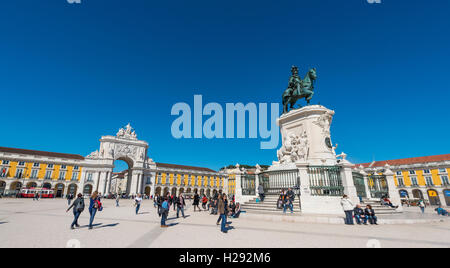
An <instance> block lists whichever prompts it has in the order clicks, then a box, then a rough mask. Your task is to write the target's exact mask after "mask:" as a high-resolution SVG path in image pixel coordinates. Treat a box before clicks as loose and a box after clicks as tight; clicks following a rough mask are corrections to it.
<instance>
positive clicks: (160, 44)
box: [0, 0, 450, 169]
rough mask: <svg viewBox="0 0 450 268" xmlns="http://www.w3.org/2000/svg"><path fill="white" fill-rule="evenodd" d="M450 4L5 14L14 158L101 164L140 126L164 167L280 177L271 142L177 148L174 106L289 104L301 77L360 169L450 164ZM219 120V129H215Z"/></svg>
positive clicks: (1, 74) (0, 84) (133, 5)
mask: <svg viewBox="0 0 450 268" xmlns="http://www.w3.org/2000/svg"><path fill="white" fill-rule="evenodd" d="M449 12H450V2H449V1H442V0H427V1H425V0H395V1H393V0H382V4H368V3H367V1H365V0H346V1H335V0H315V1H300V0H295V1H294V0H289V1H287V0H282V1H265V0H259V1H253V0H246V1H242V0H241V1H237V0H229V1H211V0H209V1H203V0H191V1H181V0H173V1H149V0H128V1H124V0H82V3H81V4H68V3H67V2H66V0H40V1H36V0H15V1H2V2H1V3H0V33H1V36H0V55H1V57H0V59H1V60H0V92H1V93H2V94H1V98H2V111H3V113H2V114H3V116H2V127H1V131H0V140H1V144H0V146H6V147H19V148H27V149H36V150H45V151H56V152H64V153H76V154H81V155H87V154H89V153H90V152H91V151H94V150H96V149H98V147H99V141H98V140H99V138H100V136H101V135H109V134H115V133H116V132H117V130H118V129H119V128H120V127H122V126H124V125H126V124H127V123H128V122H131V124H132V125H133V127H134V128H135V129H136V131H137V134H138V137H139V138H140V139H143V140H146V141H147V142H148V143H149V144H150V149H149V156H150V157H151V158H152V159H154V160H155V161H158V162H168V163H176V164H186V165H197V166H207V167H211V168H214V169H218V168H220V167H222V166H224V165H228V164H235V163H245V164H256V163H259V164H270V163H271V162H272V161H273V160H275V158H276V152H275V150H260V140H259V139H239V140H238V139H232V140H230V139H222V140H217V139H213V140H207V139H201V140H194V139H181V140H176V139H174V138H173V137H172V135H171V132H170V127H171V124H172V122H173V120H174V119H175V118H176V117H174V116H171V115H170V110H171V107H172V105H173V104H175V103H177V102H187V103H191V104H192V103H193V96H194V94H202V95H203V101H204V102H219V103H221V104H224V103H227V102H230V103H237V102H243V103H248V102H256V103H261V102H267V103H270V102H281V100H280V97H281V94H282V92H283V90H284V89H285V88H286V86H287V82H288V79H289V75H290V67H291V65H294V64H295V65H298V66H299V68H300V72H301V74H302V76H303V75H304V73H305V72H306V71H307V69H308V68H310V67H316V68H317V72H318V76H319V78H318V82H317V85H316V96H315V97H314V99H313V103H319V102H320V104H323V105H325V106H327V107H328V108H330V109H333V110H335V111H336V115H335V118H334V120H333V125H332V139H333V142H334V143H338V144H339V148H338V152H341V151H344V152H346V153H347V154H348V155H349V158H350V160H352V161H354V162H368V161H372V160H374V159H375V160H384V159H394V158H403V157H413V156H424V155H433V154H444V153H449V149H450V140H449V139H448V133H449V131H450V124H449V121H450V120H449V110H448V104H449V96H450V94H449V89H450V82H449V80H450V79H449V77H448V63H449V62H450V53H449V52H450V37H449V36H450V34H449V29H450V21H449V19H448V13H449ZM205 119H206V118H205Z"/></svg>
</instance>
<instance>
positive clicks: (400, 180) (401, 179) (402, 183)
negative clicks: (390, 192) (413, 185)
mask: <svg viewBox="0 0 450 268" xmlns="http://www.w3.org/2000/svg"><path fill="white" fill-rule="evenodd" d="M398 186H405V183H404V182H403V178H398Z"/></svg>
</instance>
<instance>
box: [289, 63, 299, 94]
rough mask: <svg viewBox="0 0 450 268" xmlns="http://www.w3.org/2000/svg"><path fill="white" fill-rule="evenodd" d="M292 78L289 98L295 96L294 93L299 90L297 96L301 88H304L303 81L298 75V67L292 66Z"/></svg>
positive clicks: (290, 79)
mask: <svg viewBox="0 0 450 268" xmlns="http://www.w3.org/2000/svg"><path fill="white" fill-rule="evenodd" d="M291 73H292V75H291V78H289V84H288V94H289V96H293V95H294V92H295V91H296V90H297V94H300V91H301V86H302V79H301V78H300V76H299V75H298V68H297V66H292V68H291Z"/></svg>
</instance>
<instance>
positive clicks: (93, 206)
mask: <svg viewBox="0 0 450 268" xmlns="http://www.w3.org/2000/svg"><path fill="white" fill-rule="evenodd" d="M89 201H90V202H89V214H90V216H91V217H90V219H89V230H92V228H93V226H92V224H93V223H94V219H95V215H96V214H97V211H98V210H99V209H101V203H100V197H99V195H98V192H97V191H95V192H94V193H93V194H92V196H91V198H90V199H89Z"/></svg>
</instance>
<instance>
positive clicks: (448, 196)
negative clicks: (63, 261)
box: [0, 189, 450, 207]
mask: <svg viewBox="0 0 450 268" xmlns="http://www.w3.org/2000/svg"><path fill="white" fill-rule="evenodd" d="M0 192H1V190H0ZM443 193H444V198H445V203H446V204H447V207H450V190H449V189H445V190H444V191H443Z"/></svg>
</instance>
